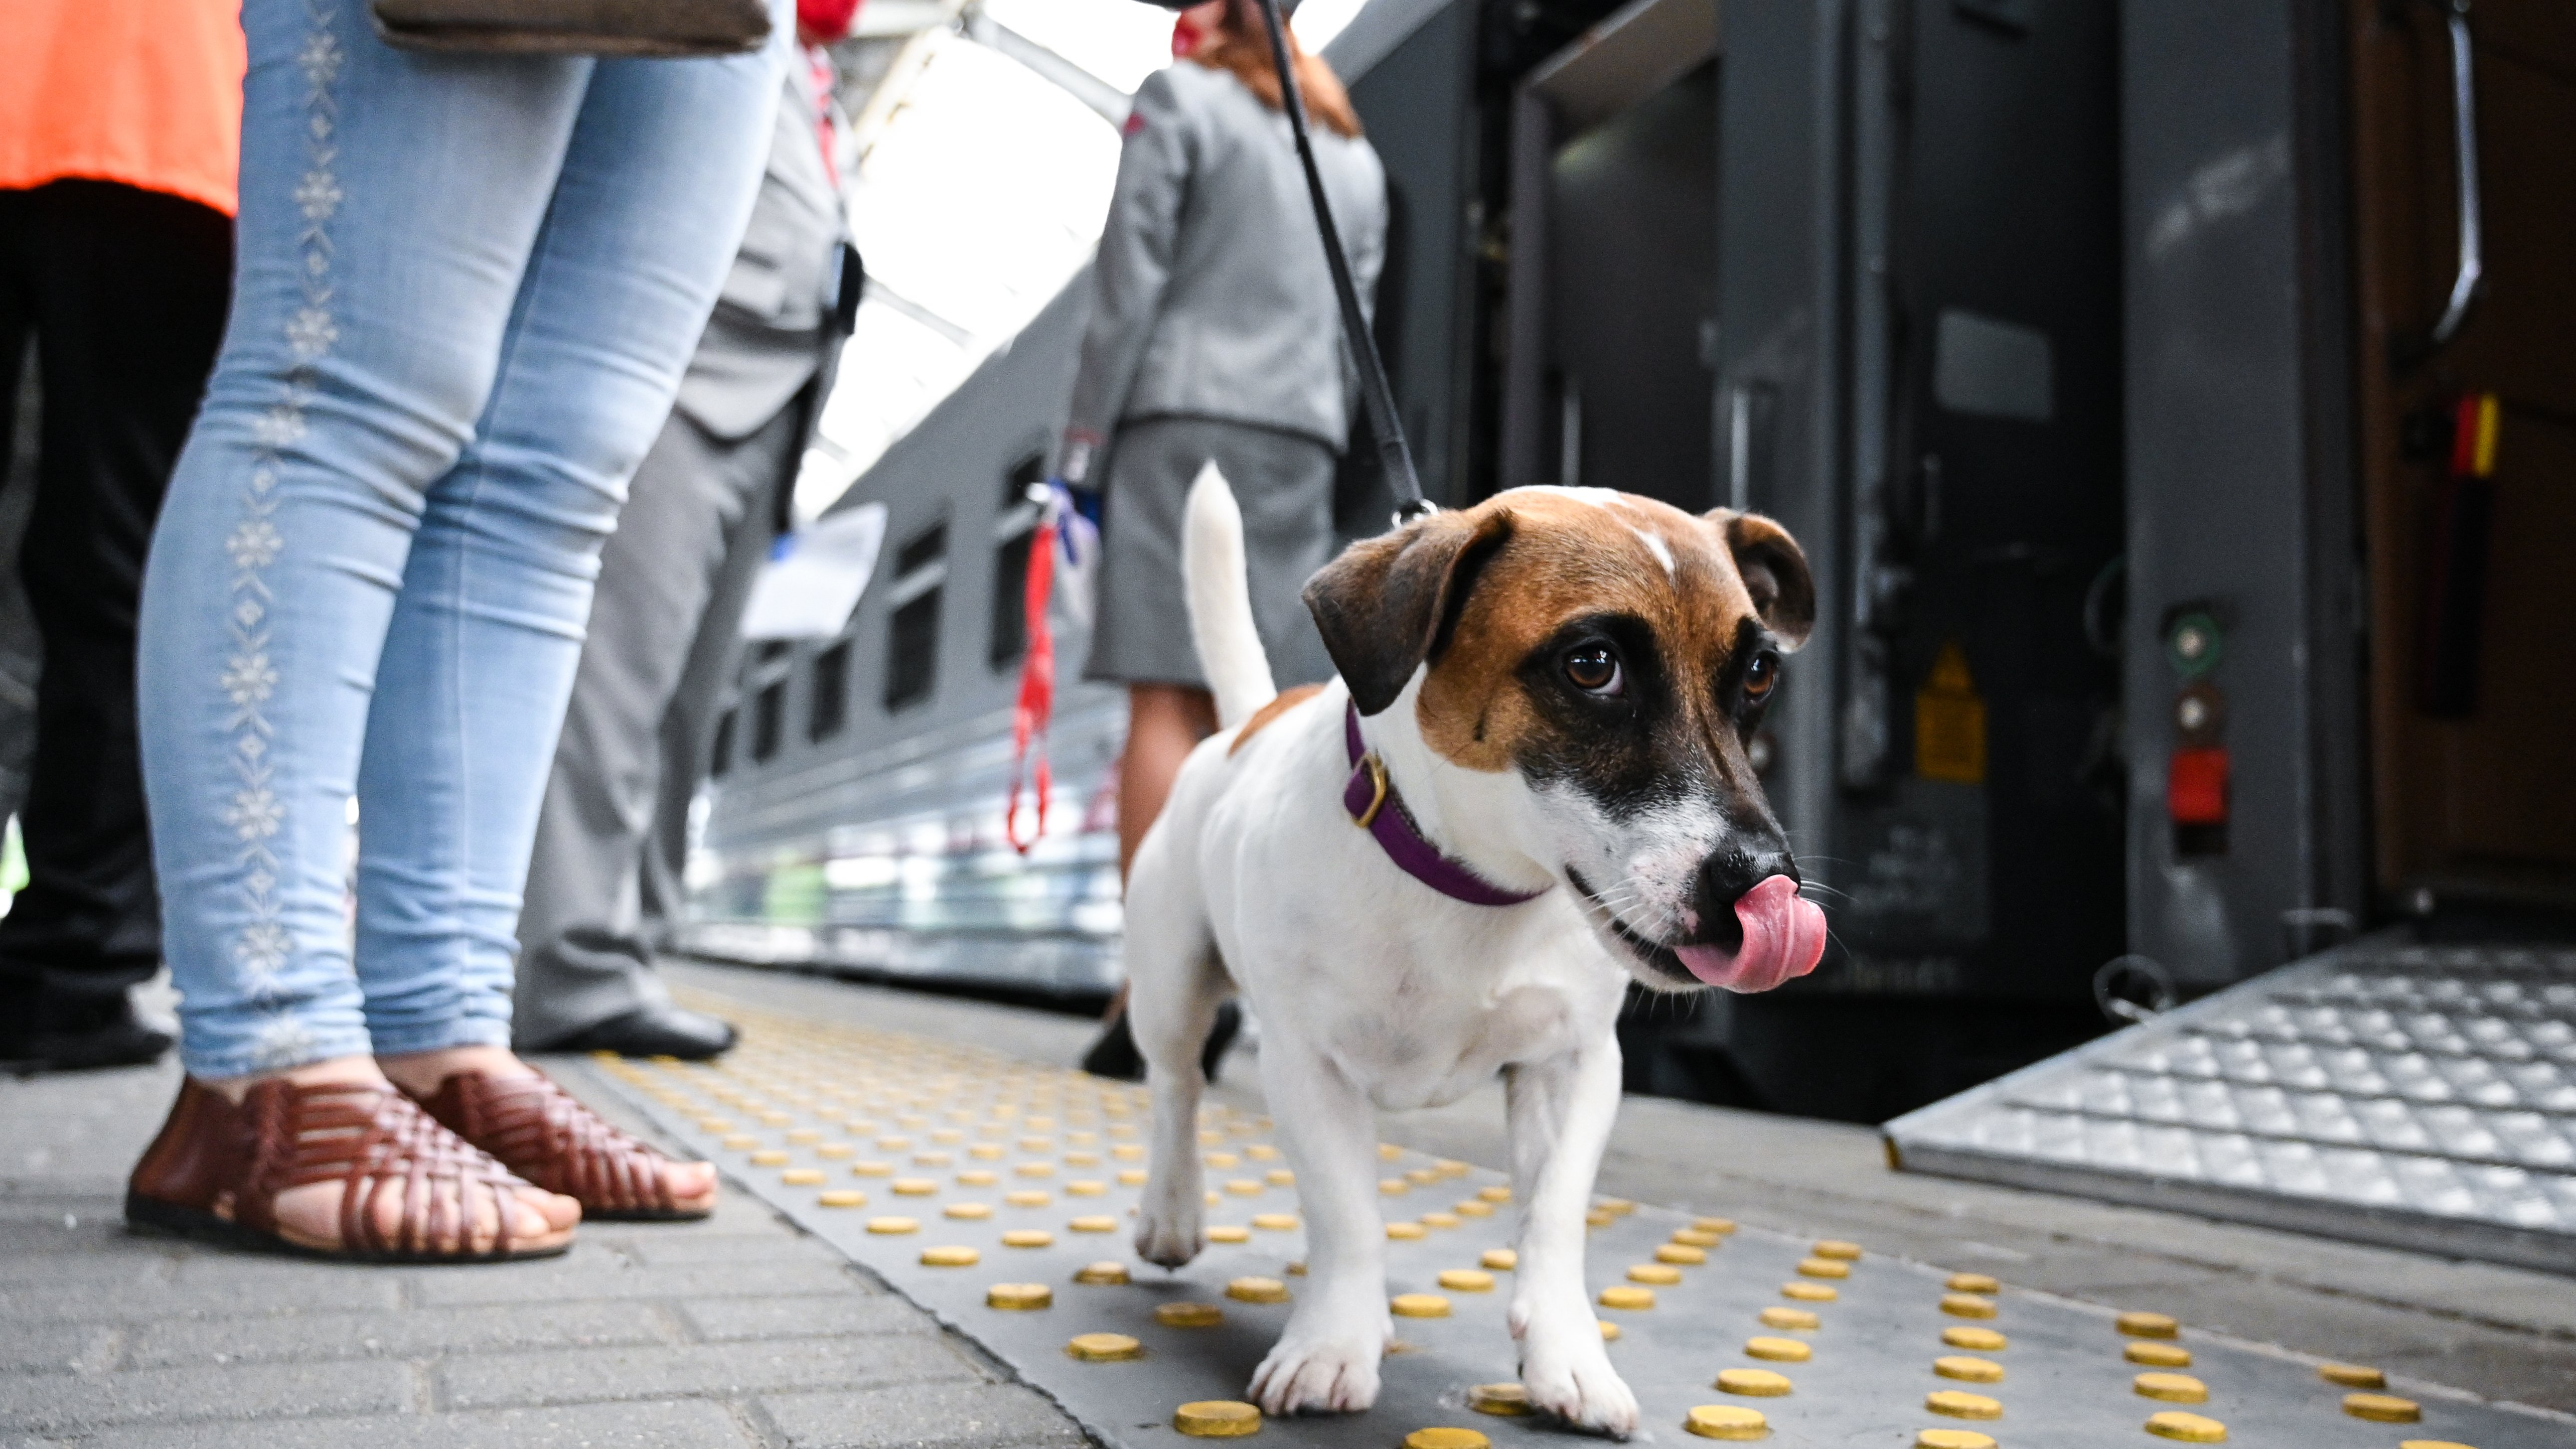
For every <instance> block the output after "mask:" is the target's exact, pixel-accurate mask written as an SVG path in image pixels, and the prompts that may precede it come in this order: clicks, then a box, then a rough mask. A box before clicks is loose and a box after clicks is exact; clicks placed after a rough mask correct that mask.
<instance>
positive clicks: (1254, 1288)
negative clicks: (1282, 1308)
mask: <svg viewBox="0 0 2576 1449" xmlns="http://www.w3.org/2000/svg"><path fill="white" fill-rule="evenodd" d="M1225 1296H1226V1297H1228V1298H1231V1299H1234V1300H1235V1301H1236V1302H1238V1303H1285V1302H1287V1301H1288V1285H1287V1284H1285V1283H1282V1282H1280V1281H1279V1280H1278V1279H1276V1278H1237V1279H1235V1280H1233V1281H1232V1282H1230V1283H1228V1284H1226V1285H1225Z"/></svg>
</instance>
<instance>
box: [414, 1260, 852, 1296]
mask: <svg viewBox="0 0 2576 1449" xmlns="http://www.w3.org/2000/svg"><path fill="white" fill-rule="evenodd" d="M406 1272H407V1274H408V1277H407V1279H406V1281H407V1283H408V1286H409V1289H410V1292H411V1295H412V1301H413V1302H415V1303H418V1304H421V1305H423V1306H424V1307H448V1306H456V1305H462V1304H475V1303H487V1304H506V1303H553V1302H563V1301H568V1300H572V1299H583V1298H628V1299H632V1298H700V1297H710V1296H716V1295H724V1296H730V1297H742V1296H754V1297H759V1296H772V1295H800V1294H827V1295H828V1294H835V1293H846V1292H851V1291H853V1289H852V1286H851V1278H850V1272H849V1269H848V1267H847V1266H846V1265H843V1264H837V1263H821V1264H817V1263H802V1262H792V1263H781V1262H766V1261H758V1260H755V1261H751V1262H745V1263H723V1262H709V1263H684V1264H681V1265H679V1266H677V1267H671V1268H654V1269H650V1270H647V1269H645V1268H643V1267H642V1266H640V1265H637V1264H630V1263H624V1262H611V1263H605V1264H603V1263H602V1262H601V1261H600V1260H599V1259H598V1258H597V1257H596V1256H593V1257H592V1258H590V1259H588V1260H582V1259H578V1258H571V1257H567V1258H566V1259H564V1260H562V1263H561V1265H560V1266H558V1265H556V1264H551V1263H544V1262H540V1263H530V1264H526V1265H522V1266H520V1267H519V1268H518V1270H517V1271H513V1272H493V1271H488V1270H484V1269H455V1268H434V1269H428V1268H425V1269H413V1270H406Z"/></svg>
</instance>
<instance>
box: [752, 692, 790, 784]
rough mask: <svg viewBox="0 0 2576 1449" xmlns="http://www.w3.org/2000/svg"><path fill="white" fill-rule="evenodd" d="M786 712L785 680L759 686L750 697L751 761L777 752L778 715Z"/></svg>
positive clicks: (765, 757) (757, 760) (756, 760)
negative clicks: (757, 690) (757, 691)
mask: <svg viewBox="0 0 2576 1449" xmlns="http://www.w3.org/2000/svg"><path fill="white" fill-rule="evenodd" d="M786 712H787V681H786V680H783V679H781V680H777V681H775V682H773V683H770V684H765V685H762V686H761V689H760V692H759V693H758V694H755V695H753V696H752V697H751V762H752V763H753V764H755V765H756V764H759V763H760V762H761V761H763V760H766V759H768V758H769V757H770V756H772V755H774V754H777V753H778V726H779V716H781V715H783V714H785V713H786Z"/></svg>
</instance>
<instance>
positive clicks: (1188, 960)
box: [1124, 830, 1234, 1268]
mask: <svg viewBox="0 0 2576 1449" xmlns="http://www.w3.org/2000/svg"><path fill="white" fill-rule="evenodd" d="M1174 850H1175V847H1174V845H1173V836H1172V835H1171V833H1170V832H1168V831H1162V830H1157V831H1156V832H1155V833H1154V834H1152V835H1149V836H1147V837H1146V840H1145V845H1144V848H1143V849H1141V850H1139V851H1138V852H1137V855H1136V866H1135V869H1134V871H1133V872H1132V873H1131V874H1130V876H1129V877H1128V882H1127V932H1126V939H1125V945H1124V951H1125V960H1126V965H1127V981H1128V993H1127V1020H1128V1023H1129V1026H1130V1029H1131V1030H1133V1031H1134V1032H1135V1035H1136V1047H1137V1050H1138V1051H1140V1052H1142V1053H1143V1054H1144V1057H1145V1083H1146V1086H1147V1087H1148V1088H1150V1089H1151V1090H1152V1092H1153V1094H1154V1143H1153V1154H1154V1158H1153V1176H1152V1177H1151V1178H1149V1179H1148V1180H1147V1181H1146V1184H1145V1194H1144V1200H1143V1201H1142V1202H1141V1203H1140V1204H1139V1205H1138V1208H1137V1213H1136V1255H1137V1256H1138V1257H1140V1258H1143V1259H1144V1260H1145V1261H1146V1262H1149V1263H1159V1264H1161V1265H1162V1266H1164V1267H1166V1268H1177V1267H1179V1266H1180V1265H1182V1264H1183V1263H1186V1262H1188V1261H1189V1260H1190V1259H1192V1258H1195V1257H1197V1256H1198V1254H1199V1249H1200V1248H1202V1247H1204V1246H1206V1238H1205V1234H1204V1231H1203V1224H1204V1222H1205V1219H1206V1199H1205V1198H1204V1196H1203V1194H1204V1192H1205V1191H1206V1188H1205V1184H1204V1181H1203V1177H1202V1174H1201V1172H1200V1167H1199V1098H1200V1097H1201V1096H1202V1095H1203V1094H1204V1093H1205V1092H1206V1090H1207V1078H1206V1076H1205V1075H1204V1074H1203V1073H1202V1072H1201V1071H1200V1069H1199V1050H1200V1048H1202V1047H1204V1046H1205V1045H1206V1044H1207V1039H1208V1032H1209V1030H1210V1029H1211V1028H1212V1027H1214V1026H1215V1024H1216V1013H1217V1008H1218V1007H1219V1006H1222V1005H1223V1004H1224V1003H1225V1000H1226V998H1227V997H1229V996H1231V995H1233V994H1234V985H1233V983H1232V982H1231V981H1230V980H1228V979H1227V977H1226V974H1225V968H1224V967H1223V966H1222V965H1220V964H1219V963H1218V961H1217V958H1216V943H1215V941H1214V940H1213V939H1212V938H1211V937H1210V936H1209V934H1208V928H1207V918H1206V916H1205V914H1204V913H1203V912H1202V910H1201V908H1200V904H1199V901H1198V893H1197V883H1196V880H1195V877H1194V875H1193V874H1192V873H1190V871H1189V867H1188V863H1187V862H1183V861H1179V860H1176V859H1174Z"/></svg>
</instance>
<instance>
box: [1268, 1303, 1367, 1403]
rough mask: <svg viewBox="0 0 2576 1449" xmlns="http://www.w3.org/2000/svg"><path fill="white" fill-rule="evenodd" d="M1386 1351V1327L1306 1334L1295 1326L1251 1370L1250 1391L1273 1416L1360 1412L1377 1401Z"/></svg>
mask: <svg viewBox="0 0 2576 1449" xmlns="http://www.w3.org/2000/svg"><path fill="white" fill-rule="evenodd" d="M1385 1352H1386V1335H1385V1334H1384V1333H1383V1332H1370V1331H1366V1330H1362V1331H1357V1332H1354V1331H1349V1330H1344V1331H1341V1332H1334V1333H1323V1334H1305V1333H1300V1332H1298V1331H1297V1329H1296V1327H1295V1326H1294V1325H1291V1326H1290V1328H1289V1330H1288V1332H1287V1334H1286V1335H1285V1336H1284V1337H1282V1338H1281V1339H1280V1340H1279V1342H1278V1343H1277V1344H1275V1345H1273V1346H1272V1348H1271V1350H1270V1356H1269V1357H1268V1358H1265V1359H1263V1360H1262V1361H1261V1367H1259V1368H1257V1369H1254V1370H1253V1371H1252V1387H1251V1389H1250V1390H1248V1392H1249V1393H1250V1394H1251V1395H1252V1401H1253V1402H1254V1403H1256V1404H1259V1405H1260V1406H1261V1412H1263V1413H1265V1414H1268V1415H1271V1416H1272V1417H1274V1418H1275V1417H1277V1416H1279V1415H1281V1414H1294V1413H1298V1412H1300V1411H1306V1412H1313V1413H1325V1414H1352V1413H1357V1412H1359V1411H1360V1410H1362V1409H1365V1408H1368V1407H1369V1406H1370V1405H1372V1404H1375V1403H1376V1402H1377V1362H1378V1359H1379V1358H1381V1357H1383V1356H1384V1354H1385Z"/></svg>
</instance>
